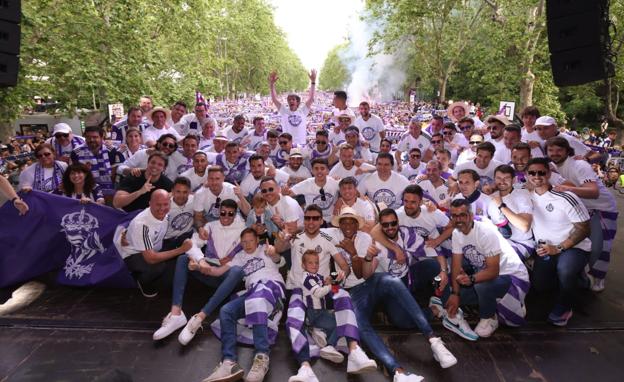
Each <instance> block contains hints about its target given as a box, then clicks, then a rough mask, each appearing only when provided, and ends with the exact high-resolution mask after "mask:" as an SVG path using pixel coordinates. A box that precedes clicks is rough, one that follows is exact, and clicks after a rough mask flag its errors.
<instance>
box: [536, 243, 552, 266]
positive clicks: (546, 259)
mask: <svg viewBox="0 0 624 382" xmlns="http://www.w3.org/2000/svg"><path fill="white" fill-rule="evenodd" d="M546 244H547V243H546V240H541V239H540V240H538V241H537V246H538V247H541V246H543V245H546ZM542 259H544V261H549V260H550V256H549V255H546V256H542Z"/></svg>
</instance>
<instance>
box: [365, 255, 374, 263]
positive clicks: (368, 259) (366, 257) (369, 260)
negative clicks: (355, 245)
mask: <svg viewBox="0 0 624 382" xmlns="http://www.w3.org/2000/svg"><path fill="white" fill-rule="evenodd" d="M364 261H366V262H367V263H370V262H371V261H373V258H372V257H370V258H369V257H368V256H364Z"/></svg>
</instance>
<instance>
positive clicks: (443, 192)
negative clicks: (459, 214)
mask: <svg viewBox="0 0 624 382" xmlns="http://www.w3.org/2000/svg"><path fill="white" fill-rule="evenodd" d="M425 171H426V174H427V176H426V178H421V179H419V180H418V181H417V183H418V185H419V186H420V187H421V188H422V189H423V191H424V192H425V194H426V195H427V196H428V197H429V198H431V200H433V201H434V202H435V204H436V205H437V206H438V208H440V209H442V210H447V209H448V207H449V204H450V199H451V198H450V196H449V192H448V186H447V184H446V180H444V178H442V176H440V175H441V173H442V164H441V163H440V162H439V161H437V160H435V159H432V160H430V161H429V162H428V163H427V166H426V169H425Z"/></svg>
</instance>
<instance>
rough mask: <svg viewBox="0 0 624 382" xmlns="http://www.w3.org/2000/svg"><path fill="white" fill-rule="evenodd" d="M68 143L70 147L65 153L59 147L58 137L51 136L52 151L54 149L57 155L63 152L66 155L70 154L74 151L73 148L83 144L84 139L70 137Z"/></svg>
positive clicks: (61, 154)
mask: <svg viewBox="0 0 624 382" xmlns="http://www.w3.org/2000/svg"><path fill="white" fill-rule="evenodd" d="M69 143H70V145H71V149H70V151H69V152H67V153H65V152H63V148H62V147H61V144H60V143H59V141H58V139H56V137H52V144H53V145H54V151H56V155H58V156H59V157H61V156H63V155H64V154H67V155H69V154H71V152H72V151H74V149H75V148H77V147H80V146H82V145H84V140H82V139H80V138H78V137H72V139H71V141H70V142H69Z"/></svg>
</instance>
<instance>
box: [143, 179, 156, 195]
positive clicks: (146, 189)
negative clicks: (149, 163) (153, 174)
mask: <svg viewBox="0 0 624 382" xmlns="http://www.w3.org/2000/svg"><path fill="white" fill-rule="evenodd" d="M153 189H154V185H153V184H152V178H149V179H148V180H146V181H145V184H143V187H141V190H140V191H141V194H147V193H148V192H150V191H152V190H153Z"/></svg>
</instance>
